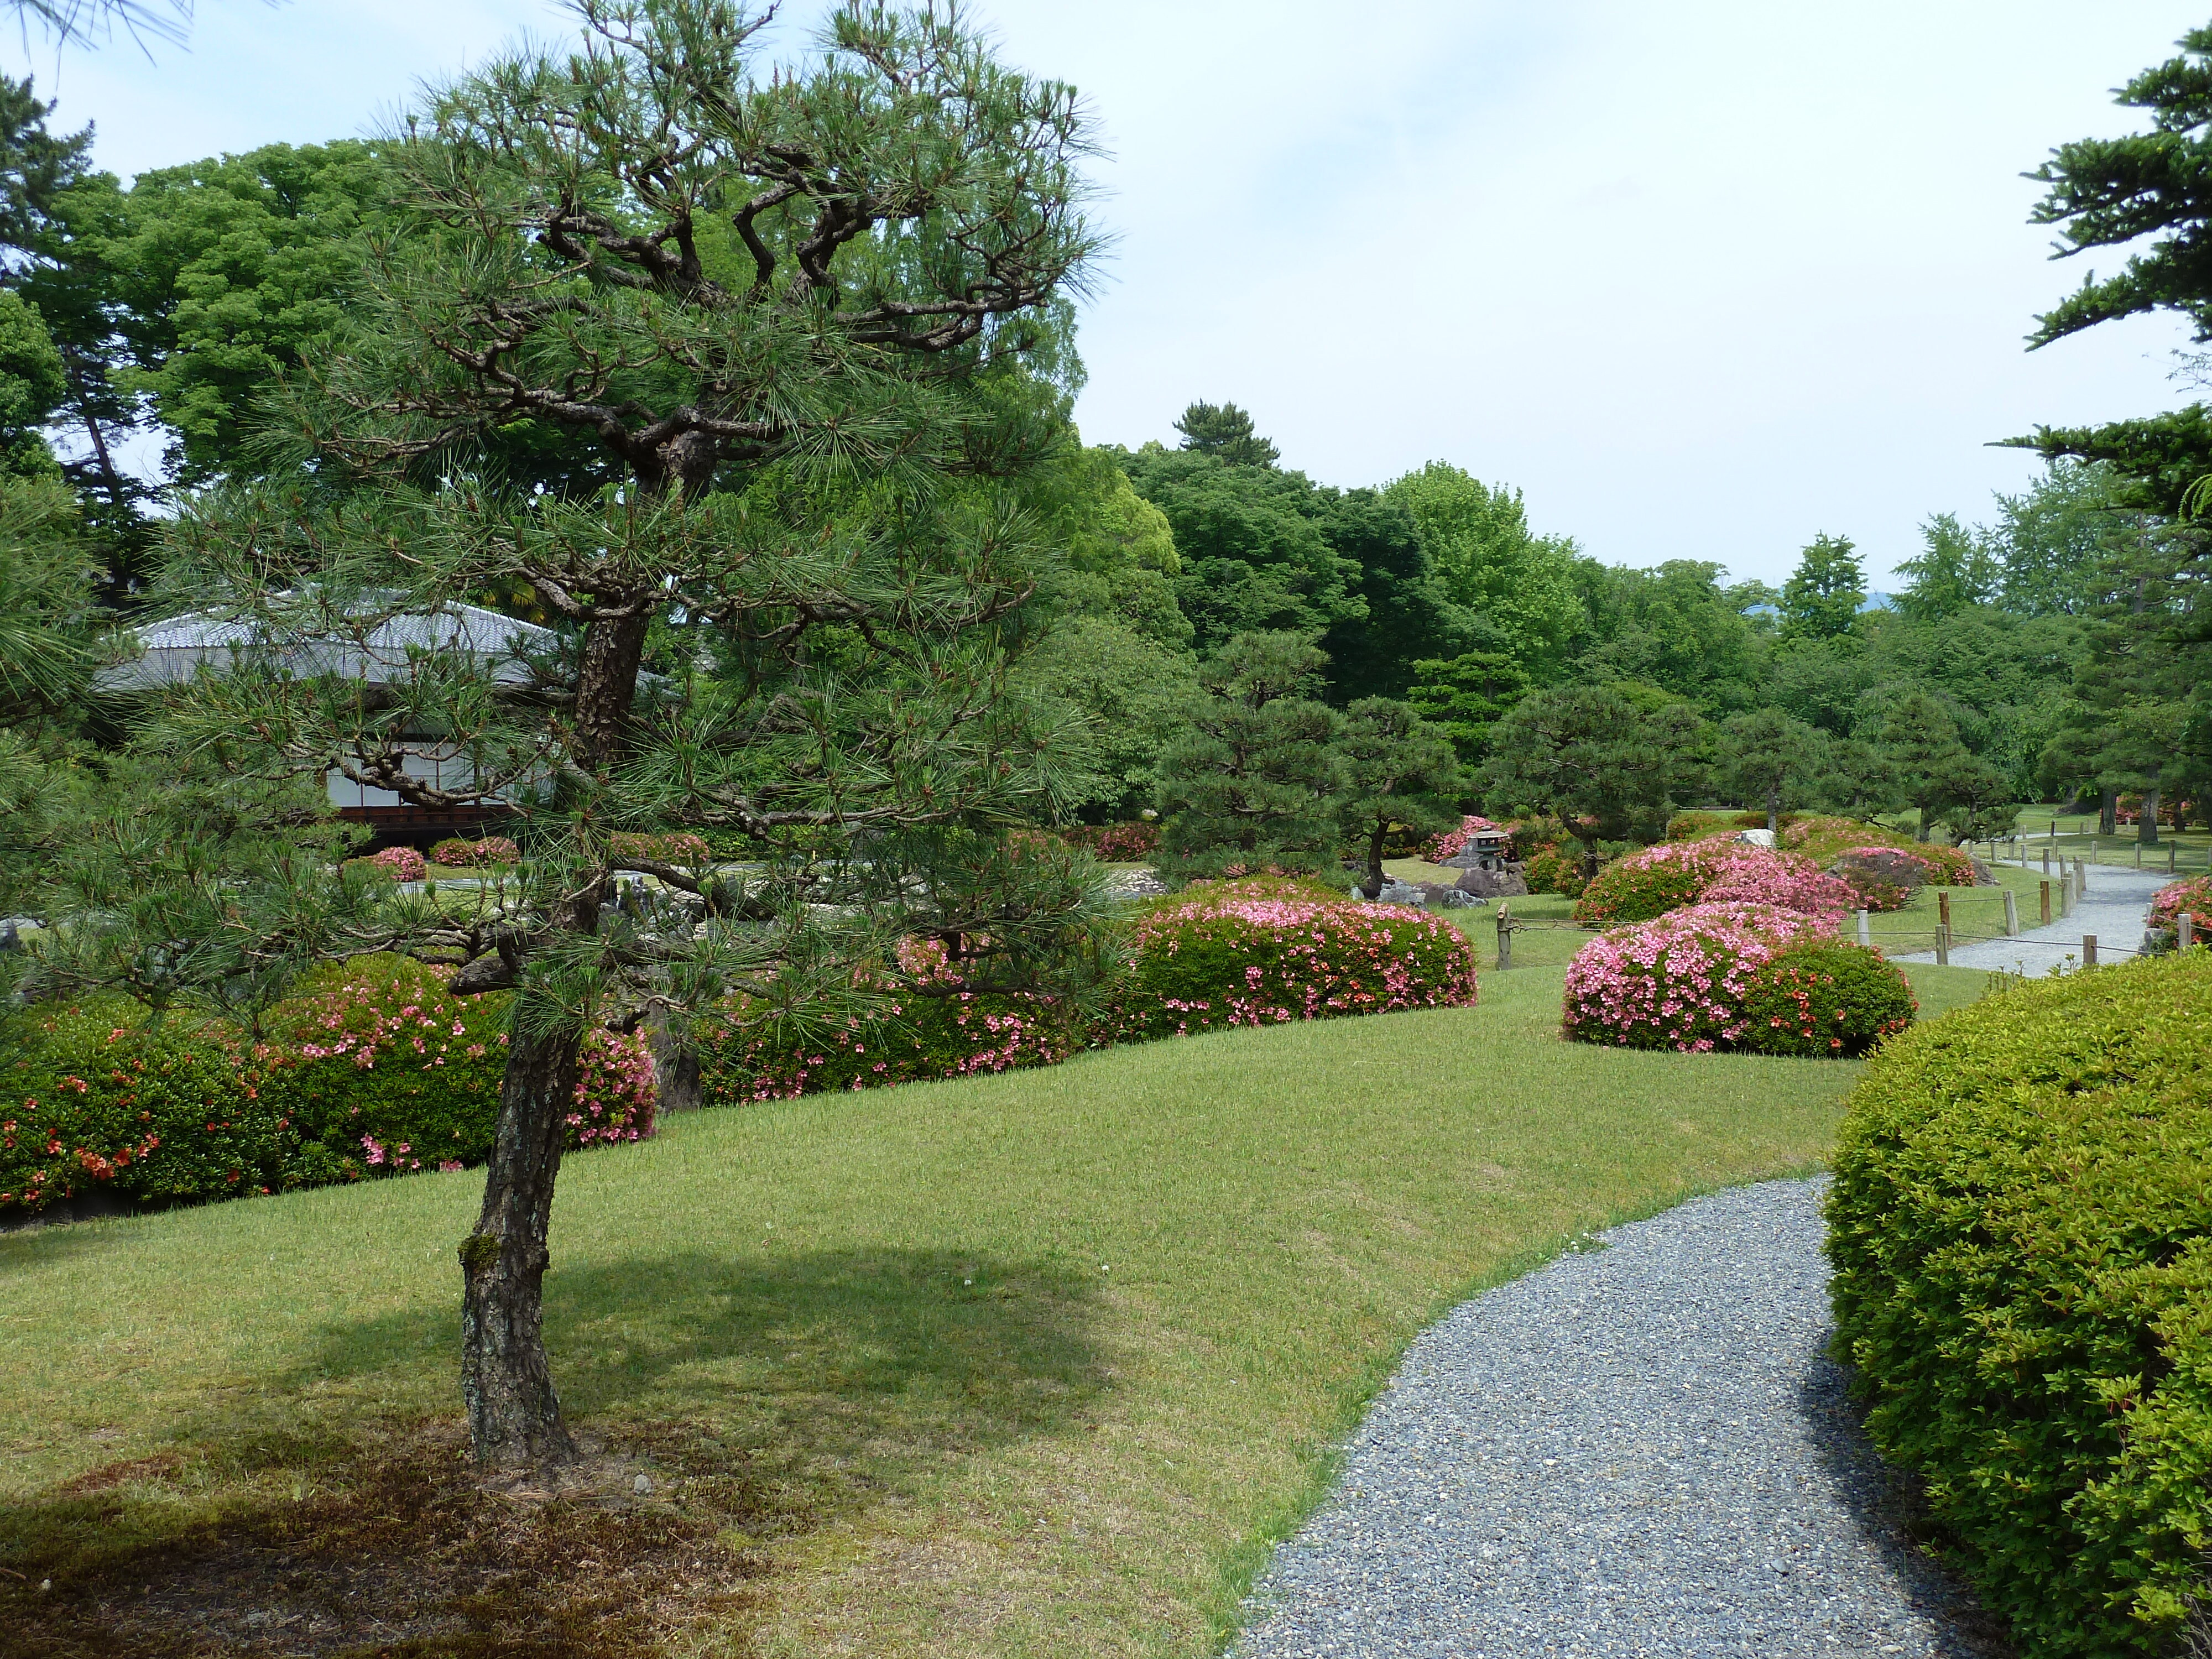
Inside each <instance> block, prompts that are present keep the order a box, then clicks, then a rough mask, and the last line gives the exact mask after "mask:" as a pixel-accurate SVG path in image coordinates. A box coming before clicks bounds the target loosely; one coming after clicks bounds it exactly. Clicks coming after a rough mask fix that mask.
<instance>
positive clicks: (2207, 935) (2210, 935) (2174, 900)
mask: <svg viewBox="0 0 2212 1659" xmlns="http://www.w3.org/2000/svg"><path fill="white" fill-rule="evenodd" d="M2184 911H2186V912H2187V913H2188V915H2189V918H2190V923H2189V925H2190V927H2191V931H2193V932H2194V933H2196V935H2197V938H2198V939H2200V940H2202V941H2203V943H2205V944H2207V945H2212V876H2184V877H2183V878H2181V879H2180V880H2179V881H2170V882H2168V883H2166V885H2165V886H2163V887H2161V888H2160V889H2159V890H2158V891H2157V892H2156V893H2154V894H2153V895H2152V896H2151V901H2150V917H2149V922H2150V926H2151V927H2152V928H2153V929H2154V930H2155V931H2157V932H2160V933H2178V932H2179V930H2180V927H2181V917H2182V913H2183V912H2184Z"/></svg>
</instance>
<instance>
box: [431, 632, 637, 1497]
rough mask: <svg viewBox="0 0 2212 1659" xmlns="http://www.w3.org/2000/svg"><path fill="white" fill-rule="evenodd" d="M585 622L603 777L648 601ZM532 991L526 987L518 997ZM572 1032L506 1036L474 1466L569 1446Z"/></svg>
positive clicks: (465, 1336)
mask: <svg viewBox="0 0 2212 1659" xmlns="http://www.w3.org/2000/svg"><path fill="white" fill-rule="evenodd" d="M608 609H609V611H610V612H611V614H610V615H607V616H605V617H599V618H595V619H594V620H593V621H592V623H590V624H588V625H587V627H586V629H585V635H584V648H583V653H582V658H581V660H580V664H579V667H578V672H577V683H576V705H575V707H576V720H575V732H576V735H575V738H574V742H573V744H572V756H573V758H574V760H575V761H576V763H578V764H579V765H580V766H581V767H583V768H586V769H589V770H591V771H592V772H594V773H597V774H599V775H601V776H604V775H605V774H606V772H607V771H608V770H610V769H611V768H612V767H613V766H614V765H615V764H616V763H617V762H618V761H619V760H620V759H621V757H622V755H623V750H624V748H625V747H626V744H627V739H628V735H629V719H630V708H631V704H632V702H633V700H634V699H635V696H636V693H637V673H638V665H639V663H640V661H641V659H642V656H643V653H644V648H645V635H646V627H647V619H648V613H647V606H646V605H645V603H644V602H642V601H639V602H636V603H635V604H633V605H630V606H627V607H625V606H620V605H609V607H608ZM546 925H547V927H548V928H549V929H550V930H551V931H554V932H560V933H583V934H590V933H596V932H598V931H599V883H598V882H586V883H584V884H582V886H581V890H580V891H578V892H575V893H573V894H571V895H569V896H567V897H565V898H563V899H562V900H560V901H559V902H557V903H556V904H555V905H554V906H553V908H552V909H551V910H550V913H549V915H547V918H546ZM519 994H520V995H522V996H527V995H528V994H529V991H528V988H527V987H524V988H523V990H522V991H521V992H520V993H519ZM578 1048H579V1037H578V1035H577V1033H575V1032H574V1031H566V1030H564V1031H560V1032H549V1033H544V1034H539V1035H532V1034H529V1033H526V1031H524V1030H520V1029H517V1030H514V1031H513V1033H512V1035H511V1036H510V1037H509V1039H508V1044H507V1072H506V1074H505V1076H504V1077H503V1078H502V1079H501V1081H500V1089H499V1128H498V1131H497V1134H496V1136H495V1139H494V1142H493V1146H492V1153H491V1162H490V1165H489V1169H488V1170H486V1172H485V1176H484V1196H483V1211H482V1212H480V1213H479V1215H478V1216H477V1226H476V1231H474V1232H473V1233H471V1234H470V1235H469V1237H467V1238H466V1239H465V1240H464V1241H463V1243H462V1244H461V1253H460V1254H461V1277H462V1301H461V1399H462V1402H463V1404H464V1405H465V1407H467V1410H468V1417H469V1439H470V1443H471V1445H472V1446H473V1447H474V1448H475V1450H476V1460H477V1467H478V1468H486V1469H512V1470H530V1471H536V1472H539V1473H543V1472H546V1471H550V1470H553V1469H557V1468H559V1467H560V1466H561V1465H562V1464H563V1463H567V1462H572V1461H573V1460H574V1457H575V1455H576V1449H575V1443H574V1441H573V1440H572V1439H571V1438H570V1437H569V1434H568V1425H567V1424H566V1423H565V1422H564V1421H563V1420H562V1415H561V1401H560V1397H559V1395H557V1394H556V1392H555V1390H554V1388H553V1370H552V1365H551V1364H550V1361H549V1360H548V1359H547V1358H546V1354H545V1338H544V1283H545V1269H546V1268H547V1267H548V1266H550V1263H551V1261H552V1255H551V1252H550V1249H549V1248H548V1240H549V1237H550V1230H551V1225H552V1219H553V1188H554V1182H555V1181H556V1178H557V1177H558V1176H559V1175H560V1173H561V1144H562V1139H564V1138H565V1132H566V1129H567V1120H568V1113H569V1112H570V1111H571V1110H572V1109H573V1108H574V1101H575V1097H576V1075H577V1053H578Z"/></svg>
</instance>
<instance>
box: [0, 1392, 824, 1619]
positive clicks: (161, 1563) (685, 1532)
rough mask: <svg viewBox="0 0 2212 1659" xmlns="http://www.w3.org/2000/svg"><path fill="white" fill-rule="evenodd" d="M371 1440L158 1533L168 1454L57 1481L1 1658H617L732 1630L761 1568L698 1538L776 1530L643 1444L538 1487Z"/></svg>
mask: <svg viewBox="0 0 2212 1659" xmlns="http://www.w3.org/2000/svg"><path fill="white" fill-rule="evenodd" d="M678 1438H679V1437H677V1436H674V1435H669V1434H664V1435H657V1436H655V1437H654V1439H655V1441H656V1442H658V1443H659V1445H660V1446H661V1447H664V1448H665V1447H666V1446H669V1445H672V1444H674V1443H677V1442H678ZM386 1445H387V1446H392V1447H395V1448H399V1449H392V1450H389V1451H385V1452H379V1453H372V1454H366V1455H361V1456H358V1457H356V1458H354V1459H352V1460H350V1461H348V1462H342V1463H339V1464H337V1465H334V1466H325V1467H323V1468H318V1469H316V1470H315V1471H314V1473H313V1482H312V1488H313V1489H312V1490H307V1489H306V1487H305V1483H303V1485H302V1488H301V1495H299V1496H296V1497H295V1496H292V1495H290V1494H289V1493H287V1492H284V1491H283V1489H282V1485H283V1483H282V1482H281V1481H277V1482H275V1483H273V1489H272V1483H271V1482H270V1481H268V1480H259V1481H254V1482H250V1483H248V1485H247V1486H246V1487H244V1488H242V1489H237V1490H234V1491H233V1492H229V1493H228V1494H226V1495H225V1497H224V1498H223V1501H222V1504H221V1505H220V1507H219V1509H218V1510H217V1512H216V1513H215V1514H214V1515H212V1516H208V1515H202V1516H198V1517H197V1518H193V1519H188V1520H186V1521H185V1522H184V1524H183V1525H182V1526H181V1528H161V1526H160V1525H159V1523H158V1511H159V1508H160V1504H159V1503H158V1501H157V1500H158V1497H159V1494H157V1493H155V1492H152V1491H150V1490H149V1488H151V1487H154V1486H157V1485H159V1484H160V1483H163V1482H164V1481H165V1480H166V1479H167V1477H169V1476H171V1475H172V1474H173V1471H174V1469H175V1468H176V1465H177V1462H178V1461H179V1460H177V1459H175V1458H173V1457H168V1458H148V1459H142V1460H138V1462H137V1464H136V1465H122V1464H118V1465H111V1466H109V1467H108V1468H105V1469H100V1470H95V1471H93V1472H92V1473H91V1474H88V1475H85V1476H82V1477H80V1478H79V1479H78V1480H75V1481H72V1482H70V1487H69V1488H68V1489H67V1490H66V1491H65V1492H59V1493H58V1494H57V1496H56V1498H55V1499H54V1500H52V1509H53V1510H54V1513H53V1514H52V1515H51V1516H49V1517H47V1518H48V1519H49V1521H50V1522H52V1525H51V1526H50V1527H48V1528H43V1529H42V1531H43V1532H44V1534H45V1541H46V1544H47V1546H48V1547H47V1548H46V1550H44V1551H41V1552H38V1553H41V1554H45V1555H46V1556H47V1558H48V1559H47V1561H46V1563H44V1564H38V1563H36V1561H35V1557H19V1558H18V1559H23V1560H27V1561H30V1562H32V1563H33V1565H31V1566H30V1569H29V1572H30V1576H27V1577H24V1578H22V1579H20V1580H19V1579H16V1578H15V1577H12V1576H9V1577H0V1628H4V1629H6V1630H7V1631H8V1632H9V1652H10V1654H11V1655H16V1656H21V1659H79V1656H93V1655H98V1656H102V1659H153V1656H164V1659H166V1656H199V1655H215V1654H241V1655H269V1656H276V1655H285V1656H289V1655H313V1656H340V1655H350V1654H364V1655H365V1654H372V1653H374V1654H386V1653H404V1654H410V1655H430V1654H440V1655H465V1656H470V1659H505V1656H521V1655H529V1656H533V1659H568V1656H574V1659H586V1656H590V1659H602V1656H604V1659H625V1656H629V1655H633V1654H642V1653H646V1652H648V1651H653V1650H657V1649H658V1648H659V1647H660V1645H661V1644H662V1642H663V1641H664V1639H665V1638H667V1637H668V1636H669V1635H671V1633H673V1632H675V1631H676V1630H677V1629H679V1628H681V1627H684V1626H695V1625H697V1624H701V1623H703V1622H708V1621H711V1622H714V1623H716V1624H722V1625H727V1624H730V1623H738V1624H742V1623H743V1622H744V1612H745V1610H746V1608H747V1607H748V1606H749V1605H750V1603H751V1601H753V1599H754V1598H755V1596H756V1595H757V1581H758V1580H759V1579H761V1578H762V1577H763V1576H764V1575H765V1573H766V1571H767V1568H766V1565H765V1563H764V1561H763V1559H761V1558H760V1557H759V1556H758V1555H757V1553H754V1552H752V1551H750V1550H748V1549H744V1548H732V1547H726V1545H724V1544H722V1543H720V1542H718V1541H717V1534H720V1533H723V1532H724V1531H725V1529H732V1528H734V1529H736V1530H737V1531H738V1532H739V1533H742V1534H745V1535H751V1536H758V1535H762V1534H765V1533H769V1532H774V1531H777V1530H781V1525H780V1524H779V1522H780V1521H782V1522H787V1520H788V1518H789V1517H787V1516H781V1514H780V1511H779V1507H778V1505H777V1504H775V1502H774V1501H772V1500H769V1501H763V1498H762V1494H760V1493H759V1492H756V1491H754V1490H753V1489H752V1487H751V1483H750V1482H749V1481H748V1480H746V1479H745V1478H744V1474H743V1472H742V1471H733V1470H716V1469H690V1470H687V1469H686V1468H684V1467H683V1466H682V1465H681V1464H680V1463H678V1462H673V1461H672V1460H671V1459H670V1458H669V1457H667V1456H665V1455H659V1454H658V1452H657V1451H656V1449H655V1448H654V1447H652V1446H646V1445H638V1444H623V1445H601V1446H592V1447H589V1448H587V1449H586V1454H587V1455H586V1459H585V1461H584V1462H582V1463H581V1464H580V1465H579V1466H578V1467H577V1468H574V1469H573V1470H570V1471H568V1472H565V1473H564V1474H563V1476H562V1479H561V1480H559V1481H558V1482H549V1483H547V1484H546V1485H543V1486H538V1485H532V1484H530V1483H515V1482H512V1481H510V1482H505V1483H494V1484H487V1483H484V1482H481V1481H479V1480H477V1478H476V1475H475V1472H474V1470H473V1469H472V1468H471V1466H470V1464H469V1463H468V1462H467V1460H466V1457H465V1447H464V1444H463V1442H462V1438H461V1436H460V1434H459V1431H458V1429H457V1428H456V1427H454V1426H453V1425H422V1426H420V1427H418V1428H417V1429H416V1430H415V1431H412V1432H410V1433H409V1434H407V1435H404V1436H395V1437H390V1438H389V1439H387V1440H386ZM640 1476H643V1478H644V1480H645V1482H646V1483H647V1487H648V1490H647V1492H642V1493H641V1492H639V1491H638V1490H637V1485H638V1480H639V1477H640ZM149 1504H152V1505H153V1513H152V1514H150V1515H149V1512H148V1508H149ZM103 1534H106V1536H103ZM165 1534H166V1535H165ZM118 1536H120V1537H121V1538H123V1539H125V1540H129V1541H121V1542H118V1541H115V1540H116V1539H117V1538H118ZM42 1578H43V1580H44V1584H43V1585H42V1583H41V1582H40V1581H41V1579H42Z"/></svg>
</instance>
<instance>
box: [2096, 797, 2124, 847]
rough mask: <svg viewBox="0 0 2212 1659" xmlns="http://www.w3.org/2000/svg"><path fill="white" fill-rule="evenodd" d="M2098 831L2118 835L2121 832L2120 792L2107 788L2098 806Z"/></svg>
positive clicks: (2100, 833) (2102, 833)
mask: <svg viewBox="0 0 2212 1659" xmlns="http://www.w3.org/2000/svg"><path fill="white" fill-rule="evenodd" d="M2097 833H2098V834H2099V835H2100V836H2117V835H2118V834H2119V833H2120V792H2119V791H2118V790H2117V789H2107V790H2106V791H2105V792H2104V795H2103V798H2102V799H2101V800H2100V802H2099V804H2098V807H2097Z"/></svg>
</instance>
